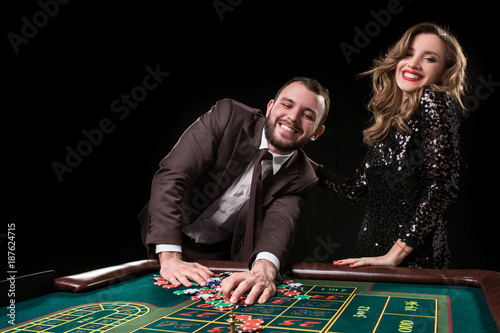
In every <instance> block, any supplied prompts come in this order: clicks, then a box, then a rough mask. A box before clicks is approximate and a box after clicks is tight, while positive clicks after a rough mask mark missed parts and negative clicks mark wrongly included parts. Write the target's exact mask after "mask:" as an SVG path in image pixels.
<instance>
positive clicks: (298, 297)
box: [294, 295, 311, 299]
mask: <svg viewBox="0 0 500 333" xmlns="http://www.w3.org/2000/svg"><path fill="white" fill-rule="evenodd" d="M294 298H295V299H309V298H311V295H296V296H295V297H294Z"/></svg>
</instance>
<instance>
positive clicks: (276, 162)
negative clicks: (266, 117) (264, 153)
mask: <svg viewBox="0 0 500 333" xmlns="http://www.w3.org/2000/svg"><path fill="white" fill-rule="evenodd" d="M264 130H265V129H262V137H261V140H260V147H259V149H269V143H268V142H267V139H266V135H265V133H264ZM269 152H270V153H271V154H272V155H273V175H275V174H276V173H277V172H278V171H279V170H280V168H281V166H282V165H283V164H285V162H286V161H287V160H288V159H289V158H290V156H292V155H293V154H294V153H295V152H292V153H290V154H286V155H280V154H275V153H273V152H272V151H271V150H269Z"/></svg>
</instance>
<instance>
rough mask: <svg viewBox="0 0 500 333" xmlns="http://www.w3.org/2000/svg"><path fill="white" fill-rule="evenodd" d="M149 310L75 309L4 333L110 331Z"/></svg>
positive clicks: (122, 305) (118, 305) (109, 305)
mask: <svg viewBox="0 0 500 333" xmlns="http://www.w3.org/2000/svg"><path fill="white" fill-rule="evenodd" d="M149 311H150V309H149V307H147V306H145V305H143V304H138V303H132V302H106V303H95V304H85V305H80V306H74V307H71V308H68V309H65V310H62V311H57V312H55V313H53V314H51V315H47V316H43V317H42V318H39V319H35V320H30V321H28V322H26V323H23V324H19V325H15V326H13V327H10V328H6V329H4V330H0V332H2V333H21V332H45V333H60V332H71V333H90V332H107V331H109V330H112V329H114V328H117V327H120V326H122V325H124V324H126V323H128V322H131V321H133V320H135V319H137V318H139V317H142V316H144V315H146V314H148V313H149Z"/></svg>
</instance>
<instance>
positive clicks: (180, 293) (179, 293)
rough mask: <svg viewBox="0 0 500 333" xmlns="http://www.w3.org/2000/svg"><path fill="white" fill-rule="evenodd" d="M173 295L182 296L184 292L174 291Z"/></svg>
mask: <svg viewBox="0 0 500 333" xmlns="http://www.w3.org/2000/svg"><path fill="white" fill-rule="evenodd" d="M174 295H184V290H175V291H174Z"/></svg>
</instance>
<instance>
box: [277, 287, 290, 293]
mask: <svg viewBox="0 0 500 333" xmlns="http://www.w3.org/2000/svg"><path fill="white" fill-rule="evenodd" d="M287 290H288V288H280V289H276V291H277V292H279V293H284V292H286V291H287Z"/></svg>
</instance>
